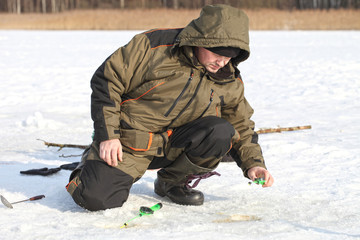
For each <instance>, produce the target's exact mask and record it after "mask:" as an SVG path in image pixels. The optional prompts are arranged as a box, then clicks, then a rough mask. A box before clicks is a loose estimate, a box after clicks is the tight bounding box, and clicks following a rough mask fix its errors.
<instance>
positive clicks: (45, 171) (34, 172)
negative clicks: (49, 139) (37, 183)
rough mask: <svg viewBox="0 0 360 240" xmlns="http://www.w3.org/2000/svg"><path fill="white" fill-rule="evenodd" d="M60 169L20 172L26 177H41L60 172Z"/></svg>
mask: <svg viewBox="0 0 360 240" xmlns="http://www.w3.org/2000/svg"><path fill="white" fill-rule="evenodd" d="M60 170H61V168H59V167H58V168H38V169H30V170H27V171H20V173H21V174H27V175H41V176H48V175H51V174H54V173H57V172H58V171H60Z"/></svg>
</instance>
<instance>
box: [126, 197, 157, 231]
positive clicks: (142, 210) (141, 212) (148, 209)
mask: <svg viewBox="0 0 360 240" xmlns="http://www.w3.org/2000/svg"><path fill="white" fill-rule="evenodd" d="M162 206H163V205H162V204H161V203H157V204H155V205H154V206H152V207H144V206H142V207H140V210H139V215H137V216H136V217H134V218H132V219H130V220H129V221H127V222H126V223H124V225H122V226H121V227H120V228H124V227H126V226H127V225H128V223H129V222H131V221H133V220H135V219H137V218H139V217H142V216H146V215H151V214H154V212H155V211H156V210H159V209H161V208H162Z"/></svg>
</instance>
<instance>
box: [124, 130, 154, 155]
mask: <svg viewBox="0 0 360 240" xmlns="http://www.w3.org/2000/svg"><path fill="white" fill-rule="evenodd" d="M149 134H150V138H149V142H148V146H147V148H146V149H142V148H133V147H128V148H130V149H132V150H134V151H138V152H145V151H147V150H149V149H150V147H151V144H152V140H153V133H151V132H149Z"/></svg>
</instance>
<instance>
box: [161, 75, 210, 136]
mask: <svg viewBox="0 0 360 240" xmlns="http://www.w3.org/2000/svg"><path fill="white" fill-rule="evenodd" d="M203 78H204V75H202V76H201V77H200V81H199V83H198V85H197V86H196V89H195V92H194V94H193V95H192V97H191V98H190V100H189V101H188V103H187V104H186V106H185V107H184V108H183V109H182V110H181V111H180V112H179V114H178V115H177V116H176V117H175V118H174V119H173V120H172V121H171V123H170V124H169V125H168V126H167V128H166V129H169V128H170V126H171V125H172V124H173V123H174V122H175V121H176V120H177V119H179V117H180V116H181V115H182V114H183V113H184V112H185V110H186V109H187V108H188V107H189V106H190V104H191V103H192V102H193V101H194V99H195V97H196V95H197V94H198V92H199V89H200V85H201V83H202V81H203Z"/></svg>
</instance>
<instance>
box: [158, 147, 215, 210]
mask: <svg viewBox="0 0 360 240" xmlns="http://www.w3.org/2000/svg"><path fill="white" fill-rule="evenodd" d="M216 166H217V165H216ZM215 168H216V167H214V168H212V169H209V168H204V167H200V166H197V165H195V164H194V163H192V162H191V161H190V160H189V158H188V157H187V156H186V154H185V153H183V154H182V155H180V156H179V157H178V158H177V159H176V160H175V161H174V163H172V164H171V165H170V166H169V167H166V168H165V169H161V170H159V171H158V174H157V175H158V177H157V179H156V180H155V183H154V191H155V193H156V194H158V195H159V196H161V197H165V196H167V197H168V198H169V199H170V200H171V201H173V202H174V203H177V204H180V205H196V206H198V205H202V204H203V203H204V194H203V193H202V192H200V191H197V190H194V189H192V188H191V187H189V185H188V178H189V176H191V175H193V174H205V173H208V172H210V171H212V170H213V169H215Z"/></svg>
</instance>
